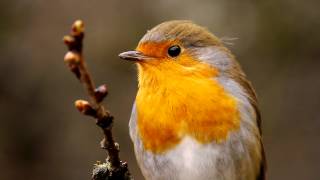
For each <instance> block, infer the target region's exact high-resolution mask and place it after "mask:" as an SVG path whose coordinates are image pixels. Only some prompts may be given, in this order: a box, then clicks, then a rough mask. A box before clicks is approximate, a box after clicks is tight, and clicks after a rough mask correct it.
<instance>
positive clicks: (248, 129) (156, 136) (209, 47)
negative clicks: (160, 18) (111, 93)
mask: <svg viewBox="0 0 320 180" xmlns="http://www.w3.org/2000/svg"><path fill="white" fill-rule="evenodd" d="M119 57H120V58H121V59H124V60H127V61H132V62H134V63H135V64H136V66H137V79H138V90H137V95H136V97H135V101H134V103H133V108H132V113H131V118H130V122H129V131H130V137H131V139H132V142H133V146H134V151H135V156H136V159H137V162H138V165H139V167H140V169H141V171H142V174H143V176H144V178H145V179H147V180H265V179H266V158H265V153H264V148H263V143H262V135H261V134H262V132H261V115H260V111H259V108H258V102H257V96H256V93H255V90H254V89H253V87H252V85H251V82H250V81H249V80H247V76H246V75H245V73H244V72H243V70H242V68H241V67H240V65H239V63H238V61H237V60H236V58H235V56H234V55H233V54H232V53H231V51H230V50H229V49H228V48H227V47H225V45H224V43H223V42H222V41H221V40H220V39H219V38H218V37H216V36H215V35H214V34H213V33H211V32H210V31H209V30H208V29H207V28H205V27H202V26H200V25H197V24H195V23H193V22H192V21H189V20H171V21H166V22H163V23H161V24H159V25H156V26H155V27H153V28H152V29H151V30H148V31H147V33H146V34H145V35H144V36H143V37H142V38H141V40H140V41H139V43H138V45H137V47H136V48H135V49H134V50H130V51H126V52H123V53H120V54H119Z"/></svg>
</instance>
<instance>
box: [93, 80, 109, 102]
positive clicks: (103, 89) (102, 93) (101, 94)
mask: <svg viewBox="0 0 320 180" xmlns="http://www.w3.org/2000/svg"><path fill="white" fill-rule="evenodd" d="M94 93H95V96H96V99H97V101H98V103H100V102H101V101H103V99H104V98H105V97H106V96H107V95H108V88H107V85H106V84H103V85H101V86H99V87H98V88H96V89H95V90H94Z"/></svg>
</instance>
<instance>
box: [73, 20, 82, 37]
mask: <svg viewBox="0 0 320 180" xmlns="http://www.w3.org/2000/svg"><path fill="white" fill-rule="evenodd" d="M83 32H84V23H83V21H81V20H76V21H75V22H74V23H73V25H72V34H73V35H74V36H79V35H81V34H83Z"/></svg>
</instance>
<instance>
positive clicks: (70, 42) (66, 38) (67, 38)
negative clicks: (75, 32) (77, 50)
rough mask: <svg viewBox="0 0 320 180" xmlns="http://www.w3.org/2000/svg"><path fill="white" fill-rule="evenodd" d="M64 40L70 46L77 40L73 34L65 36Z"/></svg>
mask: <svg viewBox="0 0 320 180" xmlns="http://www.w3.org/2000/svg"><path fill="white" fill-rule="evenodd" d="M63 42H64V43H65V44H66V45H67V46H68V47H69V46H71V45H72V44H74V42H75V39H74V38H73V37H72V36H69V35H68V36H64V37H63Z"/></svg>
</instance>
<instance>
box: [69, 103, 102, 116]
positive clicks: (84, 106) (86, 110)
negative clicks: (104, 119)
mask: <svg viewBox="0 0 320 180" xmlns="http://www.w3.org/2000/svg"><path fill="white" fill-rule="evenodd" d="M74 105H75V106H76V108H77V109H78V110H79V111H80V112H81V113H82V114H85V115H88V116H93V117H96V114H97V111H96V110H95V109H93V108H92V106H91V105H90V104H89V102H88V101H85V100H76V101H75V102H74Z"/></svg>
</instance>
